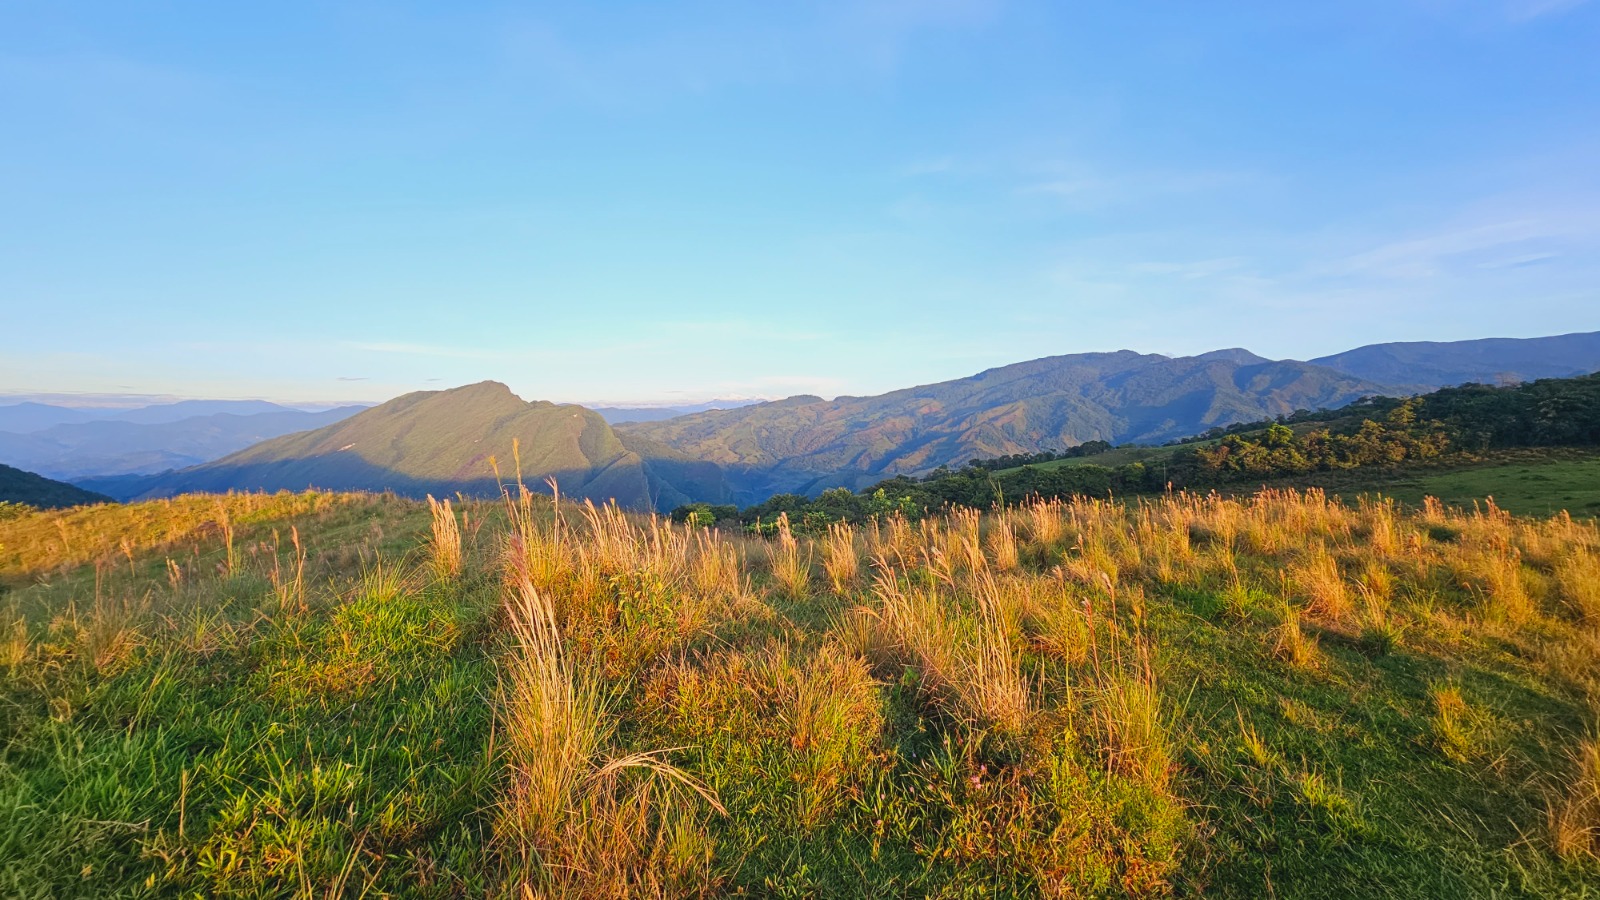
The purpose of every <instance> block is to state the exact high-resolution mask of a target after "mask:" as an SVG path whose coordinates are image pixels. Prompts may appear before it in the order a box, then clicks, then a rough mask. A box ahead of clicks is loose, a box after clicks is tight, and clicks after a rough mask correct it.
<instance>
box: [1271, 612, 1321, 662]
mask: <svg viewBox="0 0 1600 900" xmlns="http://www.w3.org/2000/svg"><path fill="white" fill-rule="evenodd" d="M1272 655H1273V656H1276V657H1277V658H1279V659H1281V660H1283V661H1284V662H1286V663H1288V664H1289V665H1291V666H1294V667H1295V668H1297V669H1304V670H1311V669H1315V668H1317V667H1318V666H1320V665H1321V662H1322V649H1321V648H1320V647H1319V646H1318V645H1317V639H1316V638H1315V637H1312V636H1311V635H1308V634H1306V633H1305V630H1304V629H1303V628H1301V627H1300V611H1299V610H1298V609H1295V608H1294V607H1293V606H1285V607H1284V610H1283V623H1282V624H1281V625H1279V626H1278V627H1277V629H1276V630H1275V631H1274V633H1273V644H1272Z"/></svg>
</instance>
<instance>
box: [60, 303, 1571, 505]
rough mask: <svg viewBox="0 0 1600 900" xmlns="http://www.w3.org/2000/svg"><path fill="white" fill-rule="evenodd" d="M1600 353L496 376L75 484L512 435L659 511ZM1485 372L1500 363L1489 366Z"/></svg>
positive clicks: (439, 484) (472, 475)
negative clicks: (585, 396) (560, 400)
mask: <svg viewBox="0 0 1600 900" xmlns="http://www.w3.org/2000/svg"><path fill="white" fill-rule="evenodd" d="M1595 370H1600V333H1596V334H1586V335H1563V336H1559V337H1551V338H1532V339H1520V340H1511V339H1505V340H1488V341H1464V342H1455V343H1444V344H1389V345H1374V346H1371V347H1363V348H1359V349H1357V350H1353V351H1350V352H1348V353H1343V354H1337V355H1335V356H1331V357H1325V358H1323V359H1322V360H1313V361H1310V362H1300V361H1295V360H1269V359H1265V358H1263V357H1260V356H1257V355H1255V354H1253V353H1250V352H1249V351H1247V350H1242V349H1228V350H1218V351H1213V352H1210V353H1204V354H1200V355H1198V356H1188V357H1168V356H1162V355H1158V354H1143V353H1135V352H1132V351H1127V350H1123V351H1117V352H1112V353H1081V354H1072V355H1067V356H1053V357H1046V358H1043V359H1036V360H1031V361H1028V362H1022V363H1017V364H1014V365H1009V366H1002V367H999V368H995V369H989V370H986V371H984V372H980V373H978V374H976V375H972V376H970V377H967V378H959V379H955V380H952V381H945V382H939V383H936V384H929V385H922V386H918V387H912V388H905V389H902V390H897V391H891V392H889V393H886V394H880V395H876V396H870V397H837V398H835V399H833V400H824V399H822V398H821V397H814V396H799V397H790V398H787V399H784V400H776V401H769V402H762V403H754V404H749V405H745V406H741V407H738V408H734V409H713V410H706V411H702V412H696V413H691V414H688V415H682V416H677V417H673V418H669V419H665V420H660V421H634V422H630V423H620V422H619V424H617V425H615V426H613V425H612V424H610V423H608V422H607V421H606V420H605V418H604V417H602V416H601V415H600V414H598V413H597V412H595V411H594V410H589V409H585V408H584V407H580V406H571V405H557V404H552V403H548V402H544V401H535V402H532V403H529V402H525V401H523V400H521V399H520V398H518V397H516V396H515V395H513V394H512V393H511V391H510V390H509V389H508V388H506V387H505V386H504V385H501V384H497V383H494V382H484V383H482V384H477V385H470V386H467V387H463V388H457V389H454V390H447V391H433V392H420V393H415V394H407V395H405V396H403V397H399V398H396V399H395V400H391V401H389V402H388V403H385V404H382V405H380V406H378V407H375V408H373V409H370V410H366V411H364V412H360V413H358V414H356V415H353V416H351V417H349V418H347V419H344V420H342V421H340V422H338V423H335V424H332V425H327V426H325V427H322V428H319V429H316V430H314V431H309V432H305V433H302V434H295V435H288V436H285V437H280V438H276V439H273V440H269V441H265V442H263V443H261V444H258V445H255V446H252V447H250V448H247V449H245V450H242V451H240V452H238V453H234V454H232V455H230V456H227V457H225V458H222V459H218V460H215V461H212V462H208V463H205V464H202V465H198V466H194V467H191V468H187V469H182V470H179V471H175V472H170V473H165V474H162V475H158V476H153V477H142V478H138V477H136V478H124V479H113V480H105V479H95V480H86V481H80V482H79V483H80V484H82V485H84V486H86V487H90V488H93V489H96V490H101V491H103V492H105V493H108V494H111V495H112V496H116V497H120V498H128V497H136V496H166V495H171V494H175V493H182V492H186V491H199V490H208V491H215V490H228V489H246V488H248V489H269V490H271V489H278V488H289V489H301V488H305V487H308V486H315V487H322V488H341V489H365V490H385V489H386V490H394V491H396V492H399V493H402V494H409V495H419V494H422V493H433V494H435V495H438V494H441V493H445V494H447V493H453V492H456V491H460V492H463V493H470V494H494V493H497V492H498V490H499V487H498V484H497V483H496V482H495V480H494V475H493V472H492V470H491V468H490V466H489V462H488V461H489V458H490V457H491V456H493V457H497V458H498V460H499V462H500V465H501V468H502V473H503V474H505V475H506V476H507V477H509V476H510V474H511V469H510V466H511V462H510V456H511V445H512V441H513V439H516V440H517V441H518V442H519V443H520V446H521V449H522V473H523V475H524V477H525V478H526V479H527V480H528V481H529V483H530V484H533V483H537V482H539V481H541V480H542V479H543V478H544V477H545V476H554V477H556V478H557V479H558V480H559V482H560V484H561V487H562V490H563V492H565V493H568V494H570V495H574V496H580V497H588V498H592V499H596V500H601V499H611V498H615V499H616V500H617V501H618V502H620V503H623V504H624V505H628V506H633V507H636V508H646V509H650V508H653V509H668V508H671V507H672V506H675V505H677V504H678V503H681V502H684V501H686V500H704V501H708V502H728V501H732V502H737V503H741V504H747V503H751V502H756V501H759V500H761V499H764V498H765V497H767V496H770V495H772V494H774V493H781V492H789V491H793V492H801V493H816V492H818V491H820V490H823V489H825V488H828V487H833V486H847V487H859V486H863V485H866V484H870V483H873V482H875V481H878V480H881V479H883V478H885V477H888V476H892V475H897V474H918V473H923V472H927V471H930V470H932V469H935V468H937V467H939V466H944V465H960V464H962V463H965V462H967V461H968V460H970V459H972V458H977V457H993V456H1001V455H1007V454H1014V453H1033V452H1038V451H1040V450H1044V449H1059V448H1065V447H1069V446H1072V445H1075V444H1078V443H1081V442H1084V441H1090V440H1103V441H1108V442H1111V443H1113V444H1123V443H1159V442H1164V441H1168V440H1172V439H1175V438H1179V437H1185V436H1188V435H1191V434H1195V433H1198V432H1202V431H1205V430H1207V429H1209V428H1211V427H1213V426H1219V425H1229V424H1233V423H1236V422H1243V421H1256V420H1260V419H1263V418H1270V417H1273V416H1277V415H1283V414H1288V413H1292V412H1294V411H1295V410H1297V409H1314V408H1322V407H1331V406H1339V405H1343V404H1345V403H1348V402H1350V401H1352V400H1355V399H1358V398H1360V397H1363V396H1370V395H1375V394H1387V395H1403V394H1409V393H1415V392H1417V391H1420V390H1425V389H1432V388H1436V387H1443V386H1447V385H1449V384H1455V383H1460V382H1464V381H1481V380H1488V379H1489V378H1491V377H1492V379H1493V380H1496V381H1518V380H1528V379H1531V378H1536V377H1543V376H1546V375H1549V374H1553V373H1560V374H1574V373H1579V372H1589V371H1595ZM1485 373H1492V376H1491V375H1486V374H1485Z"/></svg>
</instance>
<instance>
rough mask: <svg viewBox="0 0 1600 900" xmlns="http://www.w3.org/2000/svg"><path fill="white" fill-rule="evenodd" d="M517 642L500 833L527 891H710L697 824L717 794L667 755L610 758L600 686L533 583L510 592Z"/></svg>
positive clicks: (608, 721)
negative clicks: (701, 811)
mask: <svg viewBox="0 0 1600 900" xmlns="http://www.w3.org/2000/svg"><path fill="white" fill-rule="evenodd" d="M506 613H507V615H506V618H507V621H508V624H509V627H510V629H511V631H512V634H513V635H514V636H515V638H516V649H515V652H514V653H513V654H512V655H511V657H510V659H509V661H508V662H507V664H506V674H505V678H504V688H503V690H504V697H503V698H502V704H501V710H502V712H501V732H502V733H503V735H504V740H505V742H506V750H505V753H506V758H507V768H508V770H509V782H510V783H509V785H508V788H507V791H506V799H505V802H504V807H503V813H502V822H501V831H502V834H503V836H504V838H505V839H506V840H509V841H511V842H513V844H514V848H513V851H512V852H513V854H514V855H516V856H517V857H519V858H520V859H521V860H522V864H523V866H524V868H525V871H526V876H525V878H524V879H523V882H522V887H523V891H524V893H525V894H527V895H529V896H561V897H597V898H599V897H608V898H609V897H634V896H639V897H652V896H664V895H671V894H678V893H682V892H694V891H697V890H703V889H704V888H705V887H706V884H707V879H708V877H709V874H708V870H707V865H708V864H709V861H710V855H709V846H708V845H707V843H706V839H705V835H704V832H703V830H702V829H701V828H699V827H698V826H697V824H696V822H695V814H696V809H697V807H698V804H699V803H700V802H703V803H705V804H707V805H709V806H711V807H713V808H715V809H717V810H718V811H719V812H721V811H722V807H721V805H720V804H719V803H718V802H717V799H716V796H715V795H714V794H712V793H711V791H710V790H709V789H708V788H706V787H705V786H704V785H702V784H700V783H699V782H698V781H696V780H694V779H693V778H691V777H689V776H688V775H686V774H684V773H683V772H682V771H681V770H680V769H678V768H676V767H675V766H673V765H671V764H670V763H668V762H667V761H666V759H665V757H666V754H667V753H668V752H669V751H668V750H660V751H646V752H635V753H629V754H617V755H612V754H611V753H610V745H611V742H612V734H613V731H614V725H613V720H612V715H611V713H610V711H609V709H608V708H607V702H606V699H605V695H604V693H603V691H602V684H603V683H602V681H601V679H600V678H599V677H598V675H597V673H594V672H591V671H588V670H587V669H586V667H584V666H583V665H582V664H581V663H579V662H577V661H575V660H573V659H572V658H571V657H570V655H569V653H568V652H567V649H566V647H565V646H564V643H563V640H562V638H561V634H560V630H559V627H558V626H557V624H556V615H555V610H554V608H553V606H552V605H551V603H550V602H549V601H548V600H547V599H545V598H544V597H543V596H542V595H541V594H540V593H539V591H538V590H537V589H535V588H534V587H533V585H532V583H531V582H529V581H527V580H525V579H524V580H523V581H521V583H520V584H519V585H518V586H517V589H516V591H515V593H514V594H513V595H512V596H511V597H509V598H508V602H507V610H506Z"/></svg>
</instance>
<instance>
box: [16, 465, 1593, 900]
mask: <svg viewBox="0 0 1600 900" xmlns="http://www.w3.org/2000/svg"><path fill="white" fill-rule="evenodd" d="M1551 464H1552V465H1554V464H1555V463H1551ZM1564 464H1571V465H1573V466H1584V465H1592V464H1591V463H1586V462H1584V461H1583V460H1576V459H1574V460H1569V461H1566V463H1564ZM1529 471H1537V467H1530V468H1529ZM1584 471H1590V472H1591V473H1592V469H1587V470H1584ZM1447 474H1449V475H1450V476H1451V477H1457V476H1458V475H1460V474H1464V473H1447ZM1441 477H1443V475H1441ZM1569 483H1570V482H1569ZM1470 484H1471V483H1470V482H1461V487H1460V488H1459V489H1460V490H1462V491H1468V490H1471V487H1470ZM1497 496H1498V494H1497ZM1418 500H1419V502H1418V503H1417V504H1416V506H1415V508H1413V507H1410V506H1402V505H1399V504H1397V503H1394V502H1391V501H1376V500H1364V501H1362V502H1360V503H1358V504H1353V505H1347V504H1342V503H1338V502H1334V501H1332V500H1330V499H1328V498H1327V497H1325V496H1324V495H1322V494H1321V493H1320V492H1316V491H1310V492H1304V493H1296V492H1268V493H1264V494H1260V495H1257V496H1250V497H1241V498H1232V499H1230V498H1224V497H1219V496H1211V497H1198V496H1192V495H1184V494H1177V495H1172V496H1168V497H1162V498H1159V499H1154V500H1142V501H1132V502H1129V503H1126V504H1124V503H1111V502H1104V501H1081V502H1048V503H1035V504H1031V505H1026V506H1021V507H1013V508H1009V509H1004V510H998V511H994V512H992V513H988V514H981V515H980V514H979V513H977V512H975V511H962V512H958V513H954V514H952V515H951V516H949V517H948V518H938V517H935V518H928V519H923V520H920V521H908V520H906V519H904V518H899V517H893V518H887V519H882V520H878V521H873V522H869V523H866V524H865V525H861V526H855V527H852V526H848V525H842V524H840V525H835V526H833V527H832V528H831V529H829V530H828V531H826V532H825V533H821V534H817V535H815V536H808V535H800V534H795V533H792V532H790V531H788V530H787V529H779V530H778V531H777V532H776V533H775V534H773V535H772V536H771V537H770V538H753V537H748V536H745V535H743V534H722V533H718V532H716V531H714V530H710V529H704V528H696V527H692V526H684V525H678V524H673V523H670V522H667V521H665V520H662V519H652V518H642V517H637V516H633V515H631V514H627V513H623V512H621V511H619V510H617V509H615V508H611V507H600V508H597V507H594V506H592V505H588V504H584V505H575V504H572V503H569V502H565V501H563V502H561V503H559V504H557V503H554V502H553V501H552V500H551V499H550V498H547V497H543V496H536V495H532V494H526V493H523V494H514V495H512V496H510V497H508V498H507V499H506V501H505V502H504V503H499V504H494V503H481V502H474V503H468V504H465V505H463V506H457V507H454V508H452V507H451V506H449V505H444V504H437V505H431V506H430V505H429V504H423V503H417V502H412V501H407V500H401V499H397V498H394V497H389V496H377V495H361V494H328V493H308V494H274V495H227V496H186V497H182V498H178V499H175V500H171V501H156V502H149V503H140V504H132V505H128V506H100V507H87V508H78V509H74V510H68V511H61V512H26V513H21V514H14V515H9V516H8V518H6V519H5V520H4V521H0V579H3V582H0V583H3V584H4V593H3V594H0V710H3V711H4V714H3V716H0V894H3V895H4V896H7V897H20V898H34V897H38V898H45V897H51V898H54V897H121V896H127V897H166V896H174V897H184V896H231V897H265V896H271V897H279V896H304V897H313V896H314V897H336V896H351V897H359V896H372V897H376V896H397V897H476V896H505V897H684V896H693V897H699V896H706V897H717V896H762V897H1122V896H1199V895H1204V896H1220V897H1263V896H1277V897H1325V896H1358V897H1361V896H1364V897H1440V896H1451V897H1551V896H1573V897H1577V896H1587V895H1593V893H1594V892H1595V891H1596V890H1600V858H1597V853H1600V746H1597V744H1596V736H1597V732H1596V729H1597V726H1600V720H1597V718H1596V710H1597V709H1600V665H1597V663H1600V532H1597V530H1596V527H1595V526H1594V524H1593V523H1592V522H1587V521H1581V520H1574V519H1572V518H1569V517H1567V516H1564V515H1557V516H1554V517H1544V518H1531V517H1530V518H1523V517H1518V516H1515V515H1512V514H1510V513H1509V512H1507V511H1506V509H1504V508H1500V507H1497V506H1490V505H1486V504H1482V503H1480V504H1479V506H1478V508H1477V509H1476V510H1472V509H1470V508H1469V509H1466V510H1463V509H1460V508H1454V507H1451V506H1448V505H1444V504H1440V503H1436V502H1427V503H1423V502H1420V498H1418Z"/></svg>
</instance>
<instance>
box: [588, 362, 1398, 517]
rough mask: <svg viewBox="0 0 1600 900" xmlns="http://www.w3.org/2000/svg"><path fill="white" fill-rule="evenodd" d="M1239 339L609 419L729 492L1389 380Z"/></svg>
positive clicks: (1200, 425) (1177, 433) (1351, 394)
mask: <svg viewBox="0 0 1600 900" xmlns="http://www.w3.org/2000/svg"><path fill="white" fill-rule="evenodd" d="M1390 392H1392V389H1391V388H1389V387H1388V386H1386V385H1383V384H1379V383H1377V382H1373V381H1369V380H1366V379H1362V378H1356V377H1353V376H1350V375H1346V374H1344V373H1341V372H1337V371H1334V370H1332V369H1328V368H1325V367H1321V366H1315V365H1311V364H1309V363H1302V362H1295V361H1292V360H1288V361H1281V362H1275V361H1272V360H1266V359H1263V358H1261V357H1259V356H1256V355H1254V354H1252V353H1249V352H1248V351H1244V350H1237V349H1233V350H1220V351H1215V352H1212V353H1206V354H1202V355H1200V356H1192V357H1180V358H1176V359H1174V358H1171V357H1166V356H1160V355H1155V354H1141V353H1134V352H1132V351H1128V350H1123V351H1118V352H1115V353H1083V354H1074V355H1070V356H1054V357H1047V358H1044V359H1036V360H1032V361H1029V362H1024V363H1017V364H1015V365H1010V366H1003V367H1000V368H996V369H990V370H988V371H985V372H980V373H978V374H977V375H973V376H971V377H969V378H961V379H957V380H954V381H946V382H940V383H937V384H931V385H923V386H920V387H913V388H907V389H904V390H899V391H893V392H890V393H887V394H882V395H879V396H873V397H839V398H837V399H836V400H832V401H828V400H823V399H822V398H820V397H812V396H800V397H790V398H788V399H786V400H778V401H773V402H770V403H759V404H754V405H751V406H745V407H740V408H738V409H732V410H715V411H708V412H703V413H697V414H694V415H689V416H680V417H678V418H674V419H668V420H666V421H662V422H641V423H632V424H625V425H619V426H617V430H618V432H619V433H620V434H622V435H623V436H624V437H625V438H647V439H649V440H651V441H653V442H656V443H659V444H661V445H665V446H667V447H671V448H674V449H676V450H678V451H680V452H682V453H685V454H687V455H688V456H690V457H693V458H697V459H702V460H707V461H710V462H715V463H717V464H719V465H721V466H722V467H723V468H724V470H726V471H727V473H728V477H729V480H730V482H731V483H732V484H733V487H734V490H735V494H736V496H737V499H739V500H740V501H744V502H748V501H753V500H757V499H761V498H763V497H765V496H767V495H771V494H774V493H780V492H786V491H798V492H815V491H817V490H820V489H822V488H824V487H831V486H835V485H844V486H850V487H860V486H864V485H865V484H870V483H872V482H874V481H877V480H879V479H881V478H884V477H886V476H889V475H894V474H899V473H914V472H925V471H928V470H930V469H933V468H936V467H938V466H941V465H955V464H960V463H964V462H966V461H967V460H969V459H973V458H988V457H996V456H1004V455H1006V454H1012V453H1029V452H1037V451H1039V450H1043V449H1046V448H1052V447H1054V448H1059V447H1067V446H1072V445H1075V444H1078V443H1081V442H1083V441H1089V440H1105V441H1111V442H1113V443H1127V442H1161V441H1166V440H1171V439H1174V438H1178V437H1184V436H1187V435H1191V434H1194V433H1196V432H1200V431H1204V430H1206V429H1207V428H1210V427H1212V426H1214V425H1227V424H1232V423H1234V422H1241V421H1253V420H1257V419H1261V418H1263V417H1271V416H1276V415H1280V414H1288V413H1292V412H1294V411H1295V410H1297V409H1310V408H1320V407H1329V406H1339V405H1342V404H1344V403H1348V402H1350V401H1351V400H1355V399H1357V398H1359V397H1362V396H1368V395H1372V394H1381V393H1390Z"/></svg>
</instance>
